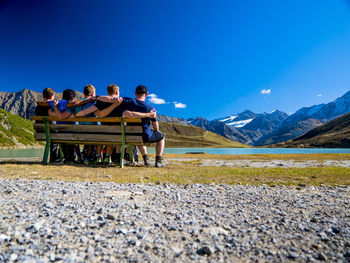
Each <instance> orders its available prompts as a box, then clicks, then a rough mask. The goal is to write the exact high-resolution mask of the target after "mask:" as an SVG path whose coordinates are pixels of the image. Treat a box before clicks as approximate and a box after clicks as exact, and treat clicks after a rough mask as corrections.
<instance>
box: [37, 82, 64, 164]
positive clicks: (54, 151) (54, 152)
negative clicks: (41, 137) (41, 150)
mask: <svg viewBox="0 0 350 263" xmlns="http://www.w3.org/2000/svg"><path fill="white" fill-rule="evenodd" d="M42 96H43V100H41V101H39V102H46V103H49V102H50V101H53V100H54V98H55V91H54V90H53V89H51V88H46V89H44V90H43V93H42ZM48 111H49V108H48V107H47V106H41V105H37V106H36V107H35V115H36V116H49V113H48ZM36 123H42V122H41V121H36ZM58 160H59V151H58V144H56V143H51V145H50V163H54V162H56V161H58Z"/></svg>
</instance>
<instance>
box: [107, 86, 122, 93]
mask: <svg viewBox="0 0 350 263" xmlns="http://www.w3.org/2000/svg"><path fill="white" fill-rule="evenodd" d="M107 93H108V95H109V96H113V95H119V87H118V86H117V85H115V84H111V85H108V87H107Z"/></svg>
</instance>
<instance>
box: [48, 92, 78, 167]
mask: <svg viewBox="0 0 350 263" xmlns="http://www.w3.org/2000/svg"><path fill="white" fill-rule="evenodd" d="M75 96H76V94H75V91H74V90H71V89H66V90H64V91H63V95H62V98H63V99H62V100H60V101H57V100H54V101H50V103H49V105H50V110H49V115H50V116H55V117H57V118H58V119H59V120H63V119H66V118H68V117H70V116H71V114H73V113H74V112H75V109H74V108H68V107H67V104H68V103H70V102H74V100H75ZM57 123H70V122H57ZM61 146H62V151H63V155H64V162H65V163H74V160H75V157H74V148H75V146H74V145H72V144H66V143H62V144H61Z"/></svg>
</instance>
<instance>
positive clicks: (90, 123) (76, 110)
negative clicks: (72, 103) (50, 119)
mask: <svg viewBox="0 0 350 263" xmlns="http://www.w3.org/2000/svg"><path fill="white" fill-rule="evenodd" d="M83 100H87V99H86V98H84V99H83ZM92 105H95V102H88V103H86V104H85V105H83V106H77V107H75V108H74V110H75V113H78V112H79V111H82V110H85V109H87V108H89V107H90V106H92ZM85 117H95V114H94V113H93V112H91V113H89V114H87V115H85ZM79 124H84V125H93V124H97V125H99V123H98V122H79Z"/></svg>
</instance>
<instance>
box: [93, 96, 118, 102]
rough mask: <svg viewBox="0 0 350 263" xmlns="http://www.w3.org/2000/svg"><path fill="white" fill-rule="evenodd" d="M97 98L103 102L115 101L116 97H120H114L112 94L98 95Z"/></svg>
mask: <svg viewBox="0 0 350 263" xmlns="http://www.w3.org/2000/svg"><path fill="white" fill-rule="evenodd" d="M96 99H97V100H99V101H102V102H109V103H113V102H115V101H116V99H118V98H113V97H111V96H98V97H97V98H96Z"/></svg>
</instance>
